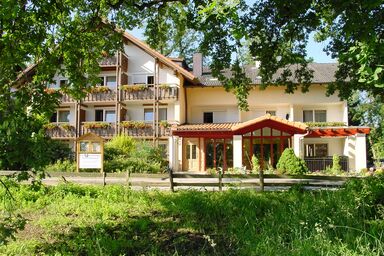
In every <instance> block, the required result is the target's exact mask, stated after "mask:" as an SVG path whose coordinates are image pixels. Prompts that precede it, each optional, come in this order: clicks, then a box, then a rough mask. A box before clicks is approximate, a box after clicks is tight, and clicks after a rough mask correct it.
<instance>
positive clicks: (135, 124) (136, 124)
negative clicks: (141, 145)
mask: <svg viewBox="0 0 384 256" xmlns="http://www.w3.org/2000/svg"><path fill="white" fill-rule="evenodd" d="M120 125H121V127H124V128H128V129H145V128H150V127H151V125H150V124H147V123H145V122H142V121H123V122H121V124H120Z"/></svg>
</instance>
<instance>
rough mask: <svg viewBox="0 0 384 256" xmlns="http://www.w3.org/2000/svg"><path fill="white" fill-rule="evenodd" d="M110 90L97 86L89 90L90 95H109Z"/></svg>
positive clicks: (106, 87)
mask: <svg viewBox="0 0 384 256" xmlns="http://www.w3.org/2000/svg"><path fill="white" fill-rule="evenodd" d="M109 91H110V89H109V87H108V86H95V87H91V88H90V89H89V92H90V93H107V92H109Z"/></svg>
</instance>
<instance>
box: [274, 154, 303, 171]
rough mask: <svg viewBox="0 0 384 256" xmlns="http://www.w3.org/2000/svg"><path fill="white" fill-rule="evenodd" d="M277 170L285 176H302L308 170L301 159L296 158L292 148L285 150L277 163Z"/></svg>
mask: <svg viewBox="0 0 384 256" xmlns="http://www.w3.org/2000/svg"><path fill="white" fill-rule="evenodd" d="M277 169H278V170H279V171H280V172H281V173H285V174H304V173H307V172H308V168H307V166H306V164H305V162H304V160H303V159H301V158H299V157H297V156H296V155H295V153H294V151H293V149H292V148H286V149H285V150H284V152H283V154H282V155H281V157H280V159H279V162H278V163H277Z"/></svg>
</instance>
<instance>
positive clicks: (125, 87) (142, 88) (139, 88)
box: [121, 84, 148, 92]
mask: <svg viewBox="0 0 384 256" xmlns="http://www.w3.org/2000/svg"><path fill="white" fill-rule="evenodd" d="M146 89H148V85H146V84H134V85H122V86H121V90H123V91H126V92H140V91H145V90H146Z"/></svg>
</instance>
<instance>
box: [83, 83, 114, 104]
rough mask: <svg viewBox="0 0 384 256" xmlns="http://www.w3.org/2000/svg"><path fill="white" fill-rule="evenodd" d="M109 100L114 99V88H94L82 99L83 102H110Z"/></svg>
mask: <svg viewBox="0 0 384 256" xmlns="http://www.w3.org/2000/svg"><path fill="white" fill-rule="evenodd" d="M102 87H104V86H102ZM96 88H97V87H96ZM110 101H116V91H115V90H109V89H108V90H105V91H97V90H95V91H93V92H91V93H88V94H87V96H85V98H84V99H83V102H110Z"/></svg>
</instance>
